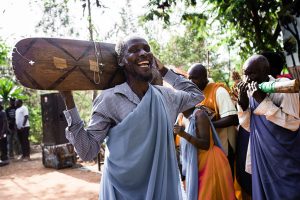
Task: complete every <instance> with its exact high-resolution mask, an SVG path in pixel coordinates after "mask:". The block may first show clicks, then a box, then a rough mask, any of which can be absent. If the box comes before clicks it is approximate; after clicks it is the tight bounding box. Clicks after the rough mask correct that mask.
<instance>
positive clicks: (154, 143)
mask: <svg viewBox="0 0 300 200" xmlns="http://www.w3.org/2000/svg"><path fill="white" fill-rule="evenodd" d="M177 166H178V165H177V160H176V156H175V145H174V139H173V124H172V123H171V120H170V119H169V117H168V112H167V110H166V105H165V102H164V97H163V96H162V94H161V93H160V92H159V90H157V89H156V88H154V87H153V86H151V85H150V86H149V89H148V91H147V93H146V94H145V96H144V97H143V99H142V101H141V102H140V103H139V104H138V106H137V107H136V109H135V110H134V111H133V112H132V113H130V114H129V115H128V116H127V117H126V118H125V119H124V120H123V121H122V122H120V123H119V124H117V125H116V126H115V127H113V128H112V129H111V130H110V131H109V134H108V138H107V149H106V158H105V164H104V172H103V175H102V180H101V184H100V187H101V188H100V194H99V199H101V200H115V199H116V200H121V199H122V200H123V199H128V200H144V199H145V200H152V199H159V200H160V199H161V200H169V199H172V200H178V199H182V195H181V187H180V180H179V172H178V167H177Z"/></svg>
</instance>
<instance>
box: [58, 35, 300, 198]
mask: <svg viewBox="0 0 300 200" xmlns="http://www.w3.org/2000/svg"><path fill="white" fill-rule="evenodd" d="M116 53H117V55H118V63H119V66H120V67H121V68H122V69H123V70H124V73H125V76H126V82H125V83H123V84H121V85H117V86H115V87H114V88H111V89H107V90H104V91H103V92H102V93H101V94H100V95H99V96H98V97H97V98H96V99H95V101H94V104H93V109H92V115H91V120H90V122H89V124H88V126H87V127H85V126H84V123H83V121H82V120H81V119H80V117H79V114H78V111H77V107H76V104H75V102H74V99H73V95H72V91H60V93H61V95H62V97H63V98H64V100H65V104H66V108H67V110H66V111H65V112H64V113H65V116H66V119H67V122H68V127H67V129H66V137H67V138H68V140H69V141H70V142H71V143H72V144H73V145H74V147H75V150H76V152H77V153H78V155H79V156H80V157H81V158H82V159H84V160H90V159H93V158H94V157H95V156H96V155H97V153H98V152H99V149H100V145H101V144H102V143H103V142H105V143H106V155H105V164H104V171H103V174H102V178H101V187H100V192H99V199H102V200H103V199H175V200H176V199H183V197H184V196H186V198H187V199H189V200H195V199H216V200H217V199H251V198H252V199H255V200H256V199H258V200H260V199H300V192H299V191H300V184H298V183H297V182H298V181H299V180H300V153H299V152H300V151H299V150H300V149H299V148H300V136H299V122H300V119H299V94H298V93H265V92H262V91H261V90H260V89H259V86H258V84H260V83H262V82H268V81H284V79H285V78H280V79H274V77H272V76H271V74H270V67H274V66H272V62H271V61H268V58H267V57H268V56H267V55H266V56H264V55H262V54H259V55H253V56H251V57H250V58H248V60H247V61H246V62H245V63H244V65H243V74H242V78H240V79H241V80H239V81H236V84H235V87H236V90H235V91H234V92H232V91H231V90H230V89H229V88H227V87H226V86H225V85H224V84H220V83H212V82H210V81H209V78H208V74H207V70H206V68H205V66H203V65H202V64H200V63H196V64H194V65H192V66H191V67H190V69H189V71H188V75H187V77H186V78H185V77H184V76H182V75H180V74H177V73H175V72H174V71H172V70H170V69H167V68H166V67H165V66H164V65H163V64H162V63H161V62H160V61H159V60H158V59H156V58H155V57H154V56H153V54H152V52H151V50H150V46H149V44H148V42H147V41H146V40H145V39H144V38H141V37H137V36H131V37H126V38H125V39H123V40H122V41H120V42H119V43H118V44H117V45H116ZM273 63H274V62H273ZM275 64H278V63H276V62H275ZM159 78H162V79H163V80H164V81H165V82H167V83H168V84H169V85H170V86H171V87H172V88H170V87H166V86H162V81H161V80H159V81H157V80H158V79H159ZM234 94H235V95H236V98H233V96H234ZM232 99H234V100H232ZM180 113H181V114H180ZM182 113H183V114H182ZM178 115H181V116H185V117H186V118H185V120H181V123H177V122H178V121H180V120H178V119H177V116H178ZM182 121H185V122H186V123H182ZM174 136H176V137H174ZM178 136H179V138H180V151H179V154H180V156H177V155H176V151H175V140H174V138H176V143H178V141H177V139H178ZM178 166H180V167H178ZM179 169H180V170H179ZM180 174H181V176H180ZM180 177H182V178H181V179H180Z"/></svg>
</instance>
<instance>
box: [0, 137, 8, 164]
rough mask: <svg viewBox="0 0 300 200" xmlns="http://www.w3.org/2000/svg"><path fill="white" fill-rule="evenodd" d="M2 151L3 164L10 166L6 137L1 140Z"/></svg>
mask: <svg viewBox="0 0 300 200" xmlns="http://www.w3.org/2000/svg"><path fill="white" fill-rule="evenodd" d="M0 151H1V156H0V159H1V164H8V156H7V138H6V137H3V138H1V139H0Z"/></svg>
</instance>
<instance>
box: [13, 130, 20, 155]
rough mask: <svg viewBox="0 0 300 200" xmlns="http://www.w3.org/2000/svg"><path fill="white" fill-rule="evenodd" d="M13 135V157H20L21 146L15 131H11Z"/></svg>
mask: <svg viewBox="0 0 300 200" xmlns="http://www.w3.org/2000/svg"><path fill="white" fill-rule="evenodd" d="M12 131H13V132H14V134H13V147H14V152H15V155H22V146H21V142H20V139H19V136H18V133H17V130H16V129H12Z"/></svg>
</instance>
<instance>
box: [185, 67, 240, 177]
mask: <svg viewBox="0 0 300 200" xmlns="http://www.w3.org/2000/svg"><path fill="white" fill-rule="evenodd" d="M188 76H189V79H190V80H191V81H192V82H193V83H195V84H196V85H197V86H198V87H199V88H200V90H201V91H203V94H204V96H205V99H204V100H203V101H202V102H201V103H200V104H199V105H203V106H205V107H206V108H209V109H210V110H212V111H213V112H214V113H215V117H214V118H213V119H212V123H213V125H214V127H215V128H216V131H217V133H218V136H219V138H220V140H221V143H222V146H223V148H224V151H225V154H226V155H227V158H228V160H229V164H230V168H231V171H232V175H233V174H234V173H233V172H234V159H235V156H234V153H235V145H236V132H237V131H236V127H235V126H237V125H238V124H239V120H238V116H237V110H236V108H235V106H234V104H233V102H232V100H231V97H230V94H229V92H228V90H227V89H226V87H225V85H224V84H223V83H209V80H208V78H207V70H206V68H205V66H203V65H202V64H200V63H196V64H194V65H192V67H191V68H190V69H189V70H188Z"/></svg>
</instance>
